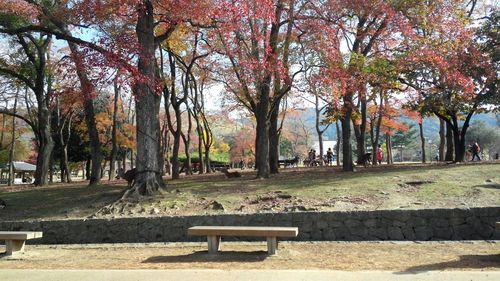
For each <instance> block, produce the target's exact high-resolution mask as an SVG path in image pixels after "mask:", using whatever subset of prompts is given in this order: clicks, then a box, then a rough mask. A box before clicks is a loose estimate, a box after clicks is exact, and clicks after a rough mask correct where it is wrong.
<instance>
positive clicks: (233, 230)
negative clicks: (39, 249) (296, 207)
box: [188, 226, 299, 255]
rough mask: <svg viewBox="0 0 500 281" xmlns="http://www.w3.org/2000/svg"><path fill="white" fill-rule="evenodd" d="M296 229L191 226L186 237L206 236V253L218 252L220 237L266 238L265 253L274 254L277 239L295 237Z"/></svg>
mask: <svg viewBox="0 0 500 281" xmlns="http://www.w3.org/2000/svg"><path fill="white" fill-rule="evenodd" d="M298 234H299V228H297V227H263V226H193V227H190V228H189V229H188V235H194V236H207V241H208V253H209V254H216V253H217V252H218V251H219V245H220V239H221V236H252V237H266V238H267V253H268V254H270V255H274V254H276V250H277V249H278V240H277V239H276V238H277V237H297V235H298Z"/></svg>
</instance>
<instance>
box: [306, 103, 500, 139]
mask: <svg viewBox="0 0 500 281" xmlns="http://www.w3.org/2000/svg"><path fill="white" fill-rule="evenodd" d="M497 116H500V114H494V113H485V114H476V115H474V116H472V119H471V124H473V123H474V122H477V121H483V122H484V123H486V124H488V125H490V126H492V127H494V126H499V124H498V123H497V122H498V121H497ZM304 120H305V123H306V125H307V127H309V128H311V131H312V132H313V135H316V129H315V127H314V126H315V122H316V121H315V112H314V109H313V108H309V109H307V110H306V111H305V112H304ZM402 120H403V122H405V123H409V124H413V125H415V126H417V122H415V121H414V120H412V119H410V118H402ZM417 129H418V127H417ZM424 135H425V136H426V137H431V138H436V139H437V138H438V137H439V119H438V118H437V117H430V118H425V119H424ZM323 136H324V138H325V140H336V139H337V130H336V129H335V124H332V125H330V127H329V128H328V129H327V130H326V131H325V133H324V135H323Z"/></svg>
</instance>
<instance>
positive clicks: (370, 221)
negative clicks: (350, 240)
mask: <svg viewBox="0 0 500 281" xmlns="http://www.w3.org/2000/svg"><path fill="white" fill-rule="evenodd" d="M363 225H364V226H366V227H376V226H378V221H377V219H367V220H364V221H363Z"/></svg>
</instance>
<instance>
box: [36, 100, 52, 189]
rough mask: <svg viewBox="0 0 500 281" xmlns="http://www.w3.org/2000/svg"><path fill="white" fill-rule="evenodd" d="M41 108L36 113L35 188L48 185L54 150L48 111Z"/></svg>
mask: <svg viewBox="0 0 500 281" xmlns="http://www.w3.org/2000/svg"><path fill="white" fill-rule="evenodd" d="M44 107H45V106H43V107H42V108H41V109H40V111H39V113H38V120H39V121H38V130H39V132H38V136H39V140H38V156H37V159H36V170H35V182H34V184H35V185H36V186H45V185H47V184H48V178H47V175H48V173H49V165H50V164H49V162H50V160H51V157H52V151H53V150H54V140H53V139H52V131H51V125H50V111H49V110H48V108H47V107H45V108H44Z"/></svg>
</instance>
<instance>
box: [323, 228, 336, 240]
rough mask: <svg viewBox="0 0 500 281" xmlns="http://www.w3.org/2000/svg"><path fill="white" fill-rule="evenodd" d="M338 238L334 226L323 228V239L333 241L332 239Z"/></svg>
mask: <svg viewBox="0 0 500 281" xmlns="http://www.w3.org/2000/svg"><path fill="white" fill-rule="evenodd" d="M336 239H337V236H335V231H334V230H333V228H325V229H323V240H326V241H332V240H336Z"/></svg>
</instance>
